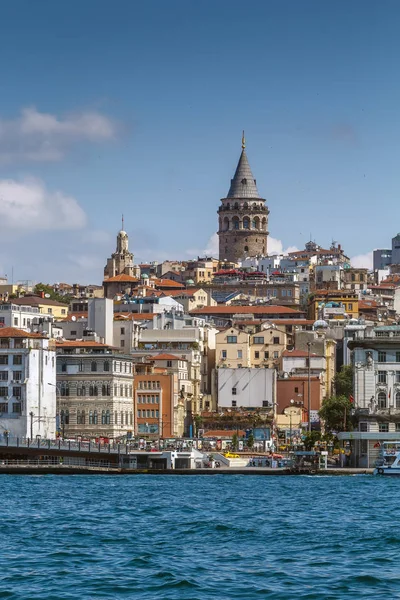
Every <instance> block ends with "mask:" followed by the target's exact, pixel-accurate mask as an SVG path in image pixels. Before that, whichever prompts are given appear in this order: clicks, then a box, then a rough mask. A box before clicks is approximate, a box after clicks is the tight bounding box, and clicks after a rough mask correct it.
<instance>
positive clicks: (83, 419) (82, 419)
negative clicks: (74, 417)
mask: <svg viewBox="0 0 400 600" xmlns="http://www.w3.org/2000/svg"><path fill="white" fill-rule="evenodd" d="M85 423H86V415H85V411H84V410H82V411H81V424H82V425H84V424H85Z"/></svg>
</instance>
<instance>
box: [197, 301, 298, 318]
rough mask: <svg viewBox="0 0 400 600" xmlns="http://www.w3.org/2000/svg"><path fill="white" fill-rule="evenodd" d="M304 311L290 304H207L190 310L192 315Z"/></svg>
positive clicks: (296, 312)
mask: <svg viewBox="0 0 400 600" xmlns="http://www.w3.org/2000/svg"><path fill="white" fill-rule="evenodd" d="M303 312H304V311H298V310H294V309H293V308H289V307H288V306H275V305H271V304H269V305H266V306H259V305H257V306H205V307H203V308H196V309H194V310H191V311H190V314H191V315H224V314H225V315H226V314H229V315H243V314H250V315H251V314H253V315H301V314H303Z"/></svg>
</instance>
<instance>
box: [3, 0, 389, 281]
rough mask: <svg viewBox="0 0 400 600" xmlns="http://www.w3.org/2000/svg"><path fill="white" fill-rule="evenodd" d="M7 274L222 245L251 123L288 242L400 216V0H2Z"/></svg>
mask: <svg viewBox="0 0 400 600" xmlns="http://www.w3.org/2000/svg"><path fill="white" fill-rule="evenodd" d="M1 9H2V17H1V20H0V56H1V57H2V58H1V60H0V82H1V102H0V276H1V275H5V274H7V276H8V278H9V280H11V278H12V279H13V281H18V280H34V281H44V282H59V281H65V282H69V283H101V281H102V276H103V268H104V265H105V263H106V259H107V257H108V256H110V255H111V253H112V252H113V251H114V250H115V244H116V234H117V232H118V230H119V229H120V227H121V214H122V213H123V214H124V216H125V229H126V231H127V232H128V234H129V239H130V250H131V251H133V252H134V254H135V262H148V261H151V260H158V261H162V260H165V259H182V260H185V259H190V258H194V257H196V256H197V255H201V254H204V253H208V254H210V253H212V254H214V255H215V254H216V251H217V243H216V234H215V232H216V230H217V209H218V206H219V203H220V199H221V198H222V197H224V196H225V195H226V194H227V192H228V189H229V182H230V179H231V177H232V176H233V173H234V171H235V168H236V164H237V161H238V158H239V155H240V150H241V147H240V144H241V135H242V130H243V129H244V130H245V133H246V139H247V154H248V158H249V162H250V165H251V167H252V170H253V173H254V176H255V177H256V179H257V185H258V189H259V192H260V194H261V195H262V196H263V197H264V198H266V199H267V204H268V206H269V209H270V222H269V231H270V236H271V239H270V243H269V249H270V250H271V251H281V250H285V249H287V248H293V247H297V248H303V247H304V244H305V243H306V242H307V241H308V240H309V239H310V238H311V239H313V240H315V241H316V242H317V243H319V244H321V245H322V246H324V247H326V246H328V245H330V243H331V242H332V240H336V241H337V242H339V243H341V244H342V247H343V248H344V250H345V252H346V254H348V255H349V256H350V257H352V259H353V264H354V265H356V266H369V265H370V261H371V255H370V252H371V250H372V249H373V248H381V247H383V248H384V247H390V243H391V238H392V237H393V236H394V235H395V234H396V233H397V231H398V230H400V225H397V223H399V221H400V202H399V201H398V199H399V196H400V170H399V166H398V163H399V157H400V119H399V110H400V79H399V76H398V74H399V67H400V64H399V63H400V36H399V35H398V24H399V22H400V2H398V0H385V2H376V1H375V0H352V2H348V0H331V1H328V0H327V1H325V2H321V1H320V0H302V1H301V2H299V1H298V0H247V1H246V2H245V3H244V2H243V0H241V1H240V2H239V1H237V0H218V1H215V0H202V1H201V2H198V1H196V0H169V1H168V2H167V1H165V0H146V2H143V1H140V2H139V1H137V0H114V1H111V0H70V1H69V2H54V0H36V1H35V2H32V0H3V2H2V5H1Z"/></svg>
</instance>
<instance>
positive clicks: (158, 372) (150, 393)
mask: <svg viewBox="0 0 400 600" xmlns="http://www.w3.org/2000/svg"><path fill="white" fill-rule="evenodd" d="M134 404H135V413H136V428H135V435H136V436H137V437H139V438H145V439H146V438H147V439H158V438H171V437H182V436H183V434H184V431H185V416H186V412H185V402H184V399H183V398H182V397H181V396H180V393H179V378H178V373H177V372H168V371H167V370H164V369H153V371H152V372H150V373H149V372H148V373H145V374H141V375H136V376H135V383H134Z"/></svg>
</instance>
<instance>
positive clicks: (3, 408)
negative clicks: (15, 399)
mask: <svg viewBox="0 0 400 600" xmlns="http://www.w3.org/2000/svg"><path fill="white" fill-rule="evenodd" d="M0 413H8V404H7V402H1V403H0Z"/></svg>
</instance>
